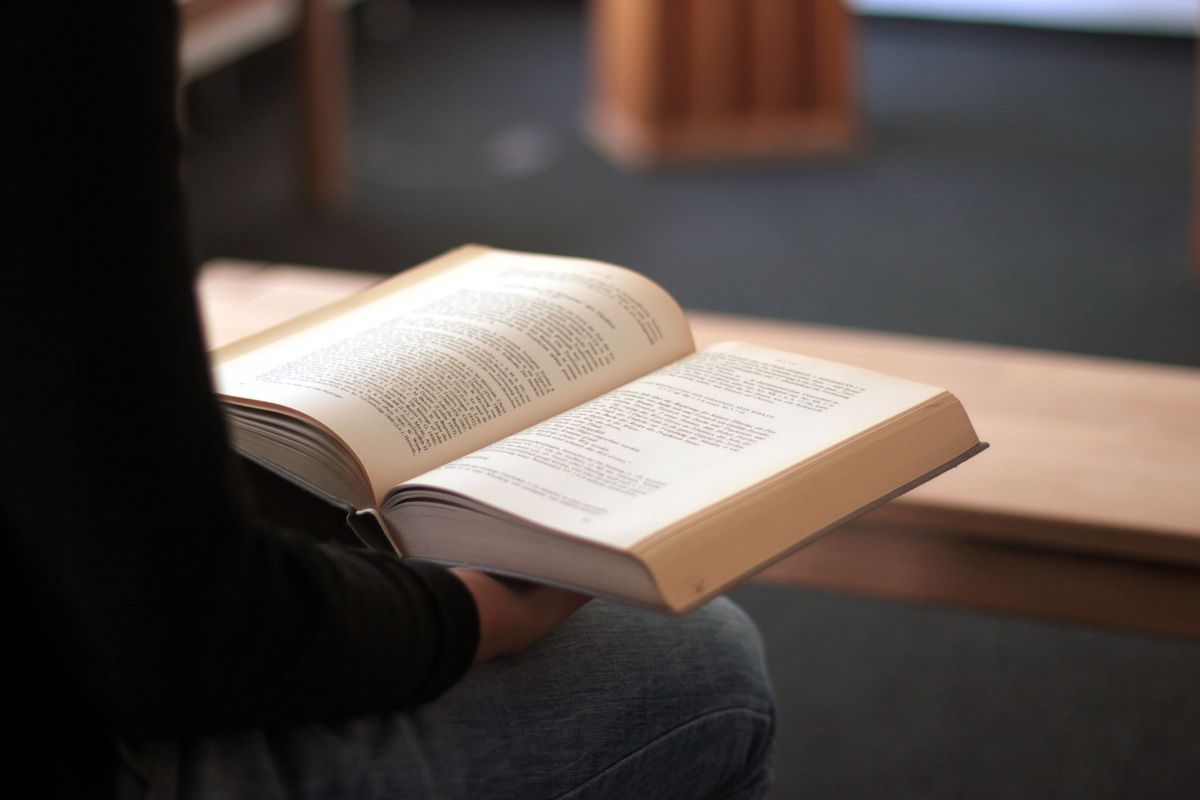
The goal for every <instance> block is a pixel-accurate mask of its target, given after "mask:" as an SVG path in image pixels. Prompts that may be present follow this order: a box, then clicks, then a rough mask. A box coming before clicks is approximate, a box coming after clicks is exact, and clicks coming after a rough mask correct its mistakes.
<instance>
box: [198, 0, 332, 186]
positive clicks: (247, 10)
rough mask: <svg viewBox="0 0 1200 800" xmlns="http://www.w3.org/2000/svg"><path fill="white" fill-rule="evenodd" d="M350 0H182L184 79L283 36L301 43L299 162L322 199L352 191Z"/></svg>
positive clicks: (299, 65)
mask: <svg viewBox="0 0 1200 800" xmlns="http://www.w3.org/2000/svg"><path fill="white" fill-rule="evenodd" d="M350 1H351V0H178V2H179V5H180V8H181V12H182V13H181V16H182V19H183V33H182V37H181V41H180V50H181V53H180V62H181V69H182V71H183V75H184V78H185V79H188V78H192V77H195V76H196V75H199V74H203V73H204V72H206V71H208V70H211V69H215V68H217V67H220V66H224V65H225V64H227V63H230V62H232V61H234V60H236V59H238V58H240V57H242V56H244V55H246V54H247V53H249V52H252V51H253V50H255V49H257V48H258V47H263V46H265V45H267V44H270V43H272V42H275V41H277V40H280V39H282V38H284V37H286V36H291V35H295V36H296V37H297V43H298V45H299V58H298V60H297V81H298V83H299V86H300V120H299V125H298V128H299V130H300V135H301V159H300V169H301V170H302V172H303V175H304V188H305V195H306V198H307V199H308V201H309V202H310V203H311V204H312V205H314V206H317V207H320V208H325V209H336V208H340V207H342V206H343V205H344V204H345V203H346V201H347V200H348V199H349V194H350V169H349V164H350V150H349V148H350V145H349V141H350V140H349V101H348V93H349V86H350V76H349V68H348V66H347V63H346V52H345V51H346V33H345V30H344V20H343V11H344V8H345V6H346V5H348V2H350Z"/></svg>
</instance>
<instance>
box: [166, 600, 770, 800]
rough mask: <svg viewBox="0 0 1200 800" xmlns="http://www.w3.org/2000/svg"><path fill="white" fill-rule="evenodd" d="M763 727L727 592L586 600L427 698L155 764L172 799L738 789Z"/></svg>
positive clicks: (711, 793) (760, 690) (758, 756)
mask: <svg viewBox="0 0 1200 800" xmlns="http://www.w3.org/2000/svg"><path fill="white" fill-rule="evenodd" d="M774 732H775V711H774V701H773V698H772V695H771V689H770V685H769V682H768V678H767V675H766V670H765V666H764V663H763V656H762V648H761V643H760V640H759V637H758V633H757V631H756V630H755V628H754V626H753V624H752V623H751V622H750V621H749V619H747V618H746V616H745V615H744V614H743V613H742V611H741V610H740V609H738V608H737V607H736V606H735V605H734V604H733V603H731V602H729V601H727V600H719V601H716V602H714V603H711V604H709V605H708V606H706V607H704V608H702V609H700V610H698V611H696V612H693V613H692V614H690V615H688V616H685V617H682V618H671V617H666V616H663V615H660V614H655V613H652V612H645V611H639V610H635V609H631V608H628V607H624V606H619V605H615V604H611V603H605V602H601V601H595V602H592V603H590V604H589V605H588V606H585V607H584V608H583V609H582V610H580V611H579V612H577V613H576V614H575V615H574V616H573V617H571V618H570V619H568V620H567V621H566V622H565V623H563V624H562V625H561V626H559V628H557V629H556V630H554V631H552V632H551V633H550V634H549V635H548V636H547V637H545V638H544V639H543V640H542V641H540V642H538V643H537V644H536V645H534V646H533V647H531V648H530V649H528V650H527V651H525V652H523V653H521V654H519V655H517V656H513V657H507V658H502V659H497V660H495V661H492V662H490V663H488V664H484V665H482V666H478V667H475V668H473V669H472V670H471V671H470V672H469V673H468V674H467V675H466V677H465V678H464V679H463V680H462V681H461V682H460V683H459V684H458V685H456V686H455V687H453V688H452V689H451V690H450V691H449V692H448V693H447V694H446V695H445V696H443V697H442V698H440V699H438V700H437V701H436V702H434V703H431V704H429V705H427V706H424V707H421V708H419V709H416V710H413V711H410V712H407V713H402V714H394V715H388V716H381V717H378V718H371V719H360V720H353V721H348V722H345V723H341V724H336V725H325V726H316V725H311V726H304V727H301V728H297V729H294V730H289V731H285V732H279V733H267V732H250V733H246V734H243V735H238V736H229V737H224V738H215V739H210V740H205V741H201V742H195V743H190V744H184V745H180V746H179V747H178V751H177V752H176V753H175V754H174V755H175V756H176V761H175V768H174V770H172V772H174V774H173V775H162V776H161V777H163V778H166V779H167V783H169V784H174V787H173V788H176V789H178V794H179V796H181V797H184V798H192V797H208V796H211V797H238V796H254V797H263V798H268V797H319V798H338V797H355V798H358V797H404V798H435V797H436V798H459V797H461V798H522V800H524V799H526V798H570V799H571V800H584V798H598V797H618V798H640V797H647V798H672V797H679V798H701V797H713V798H743V797H744V798H750V797H761V796H762V795H763V794H764V793H765V792H766V789H767V787H768V785H769V783H770V779H771V771H772V760H773V754H774ZM164 788H167V787H164Z"/></svg>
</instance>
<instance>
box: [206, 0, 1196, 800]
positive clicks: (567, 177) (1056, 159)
mask: <svg viewBox="0 0 1200 800" xmlns="http://www.w3.org/2000/svg"><path fill="white" fill-rule="evenodd" d="M408 9H409V7H408V6H405V5H403V4H395V3H389V2H385V1H384V0H376V2H373V3H367V4H366V5H365V7H360V8H359V9H358V10H357V11H356V12H355V14H354V15H353V19H354V26H353V27H354V46H355V60H354V64H355V96H354V115H355V124H356V127H355V134H354V139H355V142H354V143H355V200H354V204H353V206H352V207H351V208H350V209H349V210H348V211H347V212H346V213H345V214H342V215H337V216H323V215H318V214H313V213H311V212H309V211H306V210H305V209H304V208H303V206H302V204H301V203H300V202H299V200H298V178H297V176H296V175H295V173H294V171H293V158H294V148H295V145H294V140H293V132H292V130H291V129H290V127H289V125H290V122H291V115H292V114H293V113H294V109H295V97H294V96H293V94H292V89H291V87H290V83H289V79H290V76H291V72H290V67H291V62H290V56H291V54H290V53H289V52H288V50H287V49H286V47H276V48H272V49H270V50H268V51H266V52H264V53H262V54H260V55H256V56H254V57H252V58H250V59H248V60H247V61H245V62H243V63H242V64H241V65H240V66H239V67H238V68H236V69H228V70H224V71H222V72H220V73H217V74H214V75H211V76H209V77H207V78H205V79H203V80H201V81H198V82H197V83H195V84H193V85H192V86H191V87H190V88H189V92H188V103H187V111H188V118H189V123H190V130H191V134H190V141H189V155H188V181H189V186H190V189H191V195H192V206H193V218H194V225H193V228H194V232H195V247H196V250H197V253H198V255H199V256H200V257H202V258H203V257H209V256H215V255H229V256H238V257H247V258H262V259H268V260H277V261H294V262H301V263H313V264H324V265H331V266H343V267H352V268H358V269H369V270H377V271H381V272H391V271H395V270H398V269H401V268H403V267H406V266H409V265H412V264H415V263H417V262H419V261H421V260H423V259H424V258H427V257H429V256H432V255H435V254H437V253H439V252H441V251H443V250H446V249H448V248H450V247H453V246H455V245H457V244H460V243H462V242H465V241H475V242H482V243H485V244H492V245H496V246H502V247H511V248H516V249H527V250H535V251H542V252H552V253H562V254H571V255H580V256H587V257H594V258H601V259H606V260H611V261H615V262H618V263H621V264H625V265H627V266H630V267H633V268H635V269H638V270H640V271H642V272H645V273H646V274H649V275H650V276H652V277H654V278H655V279H657V280H658V281H660V282H661V283H662V284H664V285H665V286H666V287H667V288H668V290H670V291H671V292H672V293H673V294H674V295H675V296H676V297H677V298H679V299H680V300H681V302H683V303H684V304H685V305H687V306H691V307H697V308H708V309H715V310H722V311H731V312H740V313H753V314H763V315H770V316H776V317H782V318H788V319H797V320H806V321H813V322H823V323H832V324H841V325H853V326H859V327H866V328H875V329H882V330H894V331H904V332H909V333H919V334H928V335H936V336H951V337H959V338H963V339H969V340H975V341H988V342H1000V343H1007V344H1015V345H1023V346H1030V347H1040V348H1052V349H1059V350H1068V351H1074V352H1082V353H1093V354H1101V355H1109V356H1116V357H1122V358H1135V359H1144V360H1152V361H1162V362H1169V363H1178V364H1189V365H1200V279H1198V278H1197V277H1194V276H1193V275H1192V274H1191V273H1190V272H1189V267H1188V263H1187V218H1188V208H1189V206H1188V202H1189V195H1190V191H1191V182H1190V172H1189V169H1190V168H1189V164H1190V153H1191V146H1190V142H1191V135H1192V113H1193V110H1192V109H1193V84H1192V69H1193V61H1192V58H1193V55H1192V45H1191V42H1190V41H1181V40H1169V39H1157V38H1145V37H1122V36H1112V35H1108V36H1105V35H1094V34H1072V33H1062V32H1046V31H1032V30H1023V29H1017V28H1002V27H985V26H967V25H952V24H938V23H922V22H914V21H889V20H878V19H871V20H864V21H861V23H860V25H859V45H860V63H859V68H860V85H861V100H862V108H863V114H864V120H865V123H866V130H867V133H868V136H867V140H866V143H865V146H864V148H863V150H862V152H861V153H860V154H859V155H858V156H857V157H855V158H852V159H845V160H840V161H826V162H819V163H813V162H789V163H772V164H762V165H754V166H750V167H744V168H732V167H723V168H707V169H683V168H677V169H672V170H668V171H662V172H655V173H649V174H631V173H627V172H622V171H620V170H618V169H615V168H614V167H613V166H612V165H610V164H609V163H608V162H606V161H605V160H604V159H602V158H601V157H599V156H598V155H596V154H595V153H594V152H593V151H592V150H591V149H590V148H589V146H588V145H587V143H586V142H585V141H584V139H583V138H582V136H581V134H580V128H579V118H580V115H581V111H582V98H583V97H584V95H585V75H586V65H585V60H584V59H585V49H584V22H583V16H582V9H581V6H580V4H579V3H577V2H533V1H532V0H527V1H526V2H509V3H505V4H500V3H467V2H459V3H445V2H443V3H438V4H431V3H417V4H416V5H415V6H414V7H412V9H411V13H410V11H409V10H408ZM1197 413H1200V409H1198V410H1197ZM735 596H736V598H737V599H738V600H739V601H740V602H741V603H742V604H743V605H744V606H745V607H746V608H747V609H748V610H749V611H750V612H751V614H752V615H753V616H754V617H755V619H756V620H757V621H758V622H759V624H760V626H761V627H762V630H763V633H764V637H765V639H766V642H767V645H768V652H769V654H770V659H771V666H772V670H773V674H774V677H775V682H776V688H777V692H778V694H779V698H780V701H781V707H782V709H783V728H782V737H781V747H782V757H781V760H780V774H779V780H778V782H777V785H776V788H775V792H774V796H775V797H778V798H793V797H850V798H893V797H1080V798H1084V797H1086V798H1107V797H1111V798H1124V797H1195V796H1200V689H1198V688H1197V683H1198V682H1197V680H1196V678H1197V675H1200V645H1195V644H1190V643H1184V642H1178V641H1172V640H1168V639H1155V638H1149V637H1138V636H1131V635H1125V634H1119V633H1113V632H1106V631H1099V630H1092V629H1086V628H1078V627H1069V626H1059V625H1053V624H1047V623H1042V622H1034V621H1029V620H1023V619H1016V618H1008V617H1001V616H993V615H985V614H979V613H968V612H963V611H953V610H947V609H941V608H935V607H925V606H917V605H908V604H901V603H890V602H882V601H875V600H868V599H863V598H852V597H840V596H835V595H827V594H821V593H816V592H804V591H797V590H791V589H783V588H775V587H768V586H761V585H752V586H749V587H745V588H742V589H739V590H738V591H737V592H736V593H735ZM1195 613H1200V609H1196V610H1195Z"/></svg>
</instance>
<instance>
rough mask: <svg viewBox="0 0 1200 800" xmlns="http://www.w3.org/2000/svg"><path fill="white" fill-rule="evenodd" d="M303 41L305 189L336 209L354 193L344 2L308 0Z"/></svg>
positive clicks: (314, 200)
mask: <svg viewBox="0 0 1200 800" xmlns="http://www.w3.org/2000/svg"><path fill="white" fill-rule="evenodd" d="M300 45H301V58H300V86H301V104H302V111H301V113H302V114H303V119H304V125H303V131H304V164H305V192H306V195H307V197H308V200H309V202H310V203H312V204H313V205H314V206H317V207H318V208H321V209H324V210H337V209H340V208H343V207H345V205H346V203H347V201H348V200H349V197H350V171H349V163H350V159H349V135H348V134H349V98H348V97H347V89H348V87H349V86H350V76H349V74H348V70H347V66H346V31H345V26H344V24H343V16H342V9H341V4H340V3H339V4H338V5H337V6H336V7H335V6H334V5H333V3H332V2H331V0H304V11H303V16H302V17H301V23H300Z"/></svg>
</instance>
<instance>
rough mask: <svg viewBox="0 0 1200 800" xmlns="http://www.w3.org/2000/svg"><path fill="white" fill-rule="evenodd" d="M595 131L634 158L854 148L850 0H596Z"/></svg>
mask: <svg viewBox="0 0 1200 800" xmlns="http://www.w3.org/2000/svg"><path fill="white" fill-rule="evenodd" d="M590 13H591V19H590V37H591V41H590V47H591V52H590V59H591V66H592V75H591V79H592V86H591V96H590V98H589V106H588V112H587V115H588V116H587V126H588V129H589V132H590V134H591V135H592V137H593V139H594V141H595V142H596V144H597V145H598V146H599V147H600V149H601V150H602V151H604V152H605V153H607V154H608V155H610V156H613V157H614V158H616V159H618V160H619V161H621V162H624V163H630V164H635V165H636V164H651V163H656V162H663V161H679V160H690V159H730V158H744V157H755V156H780V155H799V154H814V153H836V152H845V151H848V150H850V149H852V148H853V146H854V144H855V141H856V139H857V135H858V129H859V123H858V110H857V102H856V98H855V90H854V58H853V44H854V42H853V30H852V24H853V20H852V18H851V15H850V14H849V13H848V12H847V11H846V9H845V7H844V6H843V5H842V2H841V0H592V2H591V12H590Z"/></svg>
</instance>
